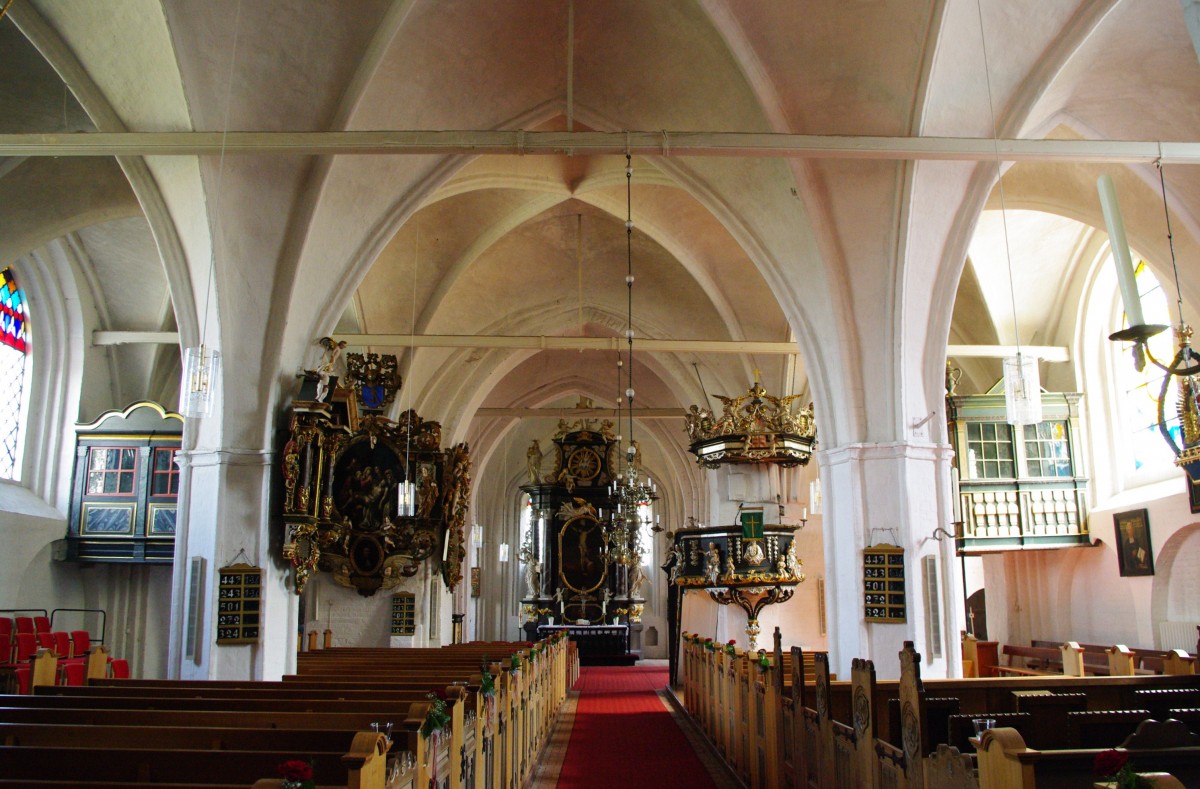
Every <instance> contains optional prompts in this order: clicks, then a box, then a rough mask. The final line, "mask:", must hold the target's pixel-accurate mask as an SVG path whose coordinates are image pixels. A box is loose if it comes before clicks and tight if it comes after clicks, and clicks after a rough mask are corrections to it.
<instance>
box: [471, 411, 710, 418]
mask: <svg viewBox="0 0 1200 789" xmlns="http://www.w3.org/2000/svg"><path fill="white" fill-rule="evenodd" d="M685 414H686V412H685V411H684V410H683V409H682V408H635V409H633V415H634V417H635V418H637V419H683V417H684V415H685ZM474 417H475V418H476V419H487V418H492V417H516V418H518V419H523V418H527V417H535V418H543V417H544V418H546V419H614V420H615V419H617V418H622V419H627V418H628V417H629V409H624V410H622V411H617V409H615V408H479V409H476V411H475V414H474Z"/></svg>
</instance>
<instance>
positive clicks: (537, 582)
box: [525, 559, 542, 597]
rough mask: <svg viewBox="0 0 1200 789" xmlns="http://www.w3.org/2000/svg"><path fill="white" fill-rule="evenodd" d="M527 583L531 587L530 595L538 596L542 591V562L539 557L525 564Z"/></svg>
mask: <svg viewBox="0 0 1200 789" xmlns="http://www.w3.org/2000/svg"><path fill="white" fill-rule="evenodd" d="M525 585H526V586H528V587H529V596H530V597H537V596H538V595H539V594H540V593H541V591H542V563H541V562H539V561H538V560H537V559H531V560H530V561H529V562H527V563H526V564H525Z"/></svg>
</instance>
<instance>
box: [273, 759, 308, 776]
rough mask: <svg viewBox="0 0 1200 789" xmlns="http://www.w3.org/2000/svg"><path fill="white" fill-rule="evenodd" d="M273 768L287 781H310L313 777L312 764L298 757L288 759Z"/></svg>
mask: <svg viewBox="0 0 1200 789" xmlns="http://www.w3.org/2000/svg"><path fill="white" fill-rule="evenodd" d="M275 769H276V770H278V771H279V774H280V775H282V776H283V777H284V778H285V779H287V780H289V781H311V780H312V777H313V768H312V765H311V764H309V763H308V762H302V761H300V760H299V759H289V760H288V761H286V762H284V763H283V764H281V765H279V766H278V767H276V768H275Z"/></svg>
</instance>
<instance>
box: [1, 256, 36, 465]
mask: <svg viewBox="0 0 1200 789" xmlns="http://www.w3.org/2000/svg"><path fill="white" fill-rule="evenodd" d="M28 327H29V313H28V310H27V309H26V306H25V294H24V292H23V291H22V290H21V289H20V288H19V287H18V286H17V280H16V278H15V277H14V276H13V271H12V269H11V268H6V269H4V270H3V271H0V478H4V479H19V478H20V471H21V456H22V454H23V453H22V451H21V450H22V441H21V427H22V425H23V424H24V421H25V420H24V415H25V410H26V404H27V403H26V401H27V398H28V392H29V387H28V386H27V376H28V374H29V365H28V364H27V360H28V356H29V328H28Z"/></svg>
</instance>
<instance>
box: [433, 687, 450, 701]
mask: <svg viewBox="0 0 1200 789" xmlns="http://www.w3.org/2000/svg"><path fill="white" fill-rule="evenodd" d="M428 696H429V698H431V699H441V700H442V701H445V700H446V699H447V698H449V696H447V695H446V689H445V688H434V689H433V690H431V691H429V693H428Z"/></svg>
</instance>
